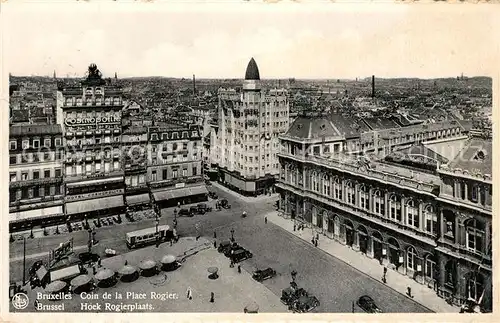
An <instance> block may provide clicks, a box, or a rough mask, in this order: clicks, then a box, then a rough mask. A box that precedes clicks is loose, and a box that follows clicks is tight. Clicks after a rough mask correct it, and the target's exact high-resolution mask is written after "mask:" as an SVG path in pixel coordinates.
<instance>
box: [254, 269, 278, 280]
mask: <svg viewBox="0 0 500 323" xmlns="http://www.w3.org/2000/svg"><path fill="white" fill-rule="evenodd" d="M274 276H276V270H274V269H272V268H266V269H264V270H256V271H255V272H254V273H253V274H252V278H253V279H255V280H256V281H258V282H262V281H264V280H266V279H269V278H273V277H274Z"/></svg>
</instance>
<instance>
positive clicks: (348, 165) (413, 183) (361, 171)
mask: <svg viewBox="0 0 500 323" xmlns="http://www.w3.org/2000/svg"><path fill="white" fill-rule="evenodd" d="M278 156H279V157H284V158H290V159H294V160H296V161H298V162H303V163H310V164H316V165H318V166H322V167H326V168H333V169H335V170H337V171H339V172H347V173H350V174H351V175H354V176H362V177H365V178H367V179H370V180H377V181H379V182H383V183H390V184H393V185H395V186H398V187H401V188H402V189H412V190H414V191H415V192H417V193H422V192H425V193H428V194H433V195H435V194H434V192H435V190H436V189H438V188H439V185H437V184H434V183H429V182H424V181H421V180H417V179H413V178H411V177H407V176H403V175H397V174H396V173H397V172H398V171H403V170H405V169H403V168H399V167H394V166H392V167H391V166H388V165H382V164H379V163H373V164H374V165H375V167H374V168H373V169H371V168H370V167H359V165H358V162H357V161H356V160H345V161H343V160H341V159H334V158H325V157H319V156H313V155H308V156H297V155H292V154H290V153H288V152H283V150H282V151H281V152H279V153H278ZM381 169H383V170H381ZM384 170H385V171H384ZM421 176H423V175H422V174H420V173H419V174H418V175H417V176H416V178H421ZM426 176H428V175H426ZM436 183H437V181H436Z"/></svg>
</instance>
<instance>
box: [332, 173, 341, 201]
mask: <svg viewBox="0 0 500 323" xmlns="http://www.w3.org/2000/svg"><path fill="white" fill-rule="evenodd" d="M333 195H334V198H335V199H337V200H342V183H341V181H340V178H338V177H337V178H335V181H334V183H333Z"/></svg>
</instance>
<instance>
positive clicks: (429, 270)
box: [425, 255, 437, 279]
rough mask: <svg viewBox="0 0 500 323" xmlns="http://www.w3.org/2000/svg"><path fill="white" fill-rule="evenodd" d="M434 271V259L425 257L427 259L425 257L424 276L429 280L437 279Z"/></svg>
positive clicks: (429, 256) (428, 256)
mask: <svg viewBox="0 0 500 323" xmlns="http://www.w3.org/2000/svg"><path fill="white" fill-rule="evenodd" d="M435 270H436V258H435V257H434V255H427V257H425V276H426V277H428V278H429V279H434V278H437V277H435V276H436V275H435V273H434V272H435Z"/></svg>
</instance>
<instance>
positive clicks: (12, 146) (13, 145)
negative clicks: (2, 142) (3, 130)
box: [9, 140, 17, 150]
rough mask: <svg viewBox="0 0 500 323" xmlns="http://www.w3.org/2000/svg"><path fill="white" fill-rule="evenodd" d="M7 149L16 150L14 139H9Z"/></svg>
mask: <svg viewBox="0 0 500 323" xmlns="http://www.w3.org/2000/svg"><path fill="white" fill-rule="evenodd" d="M9 149H10V150H16V149H17V141H15V140H11V141H10V142H9Z"/></svg>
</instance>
